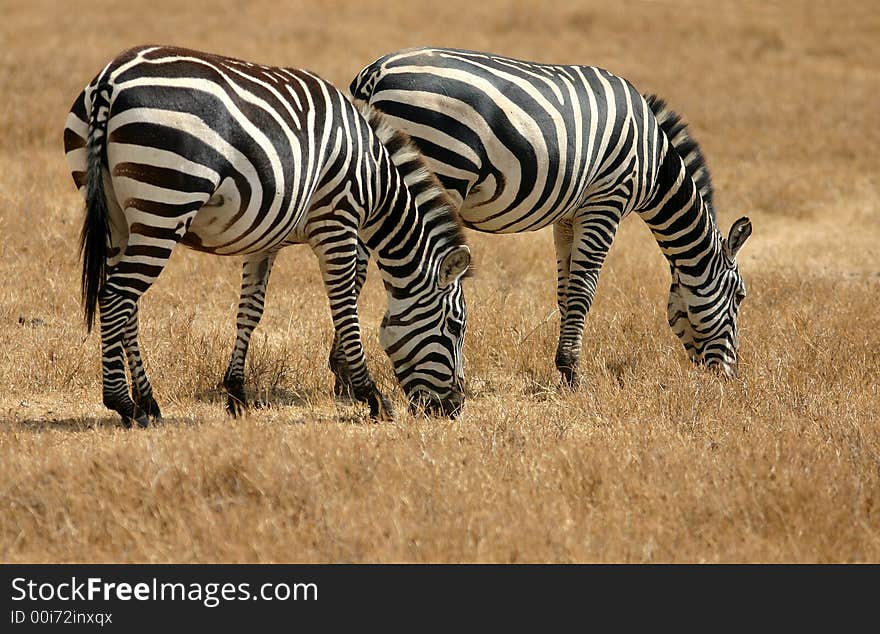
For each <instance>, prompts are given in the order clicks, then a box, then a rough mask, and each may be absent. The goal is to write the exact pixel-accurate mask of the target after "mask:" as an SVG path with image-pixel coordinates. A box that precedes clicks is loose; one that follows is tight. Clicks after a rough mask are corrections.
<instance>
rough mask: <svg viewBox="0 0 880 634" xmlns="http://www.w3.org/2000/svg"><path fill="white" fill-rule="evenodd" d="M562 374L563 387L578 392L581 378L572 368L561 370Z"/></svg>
mask: <svg viewBox="0 0 880 634" xmlns="http://www.w3.org/2000/svg"><path fill="white" fill-rule="evenodd" d="M559 371H560V372H561V373H562V387H563V388H565V389H568V390H576V389H578V386H579V385H580V383H581V379H580V376H578V373H577V371H576V370H573V369H572V368H560V369H559Z"/></svg>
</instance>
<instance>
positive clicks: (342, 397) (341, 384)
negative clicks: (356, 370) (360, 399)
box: [333, 377, 357, 404]
mask: <svg viewBox="0 0 880 634" xmlns="http://www.w3.org/2000/svg"><path fill="white" fill-rule="evenodd" d="M333 395H334V396H335V397H336V400H337V401H339V402H340V403H348V404H351V403H354V402H355V401H356V400H357V399H355V397H354V386H353V385H352V384H351V383H350V382H348V381H342V380H340V379H339V377H336V383H335V384H334V385H333Z"/></svg>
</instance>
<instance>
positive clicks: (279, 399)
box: [193, 386, 320, 409]
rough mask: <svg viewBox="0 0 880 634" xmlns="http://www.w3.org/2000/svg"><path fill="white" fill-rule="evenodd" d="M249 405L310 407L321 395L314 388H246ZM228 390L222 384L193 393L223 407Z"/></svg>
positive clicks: (204, 400)
mask: <svg viewBox="0 0 880 634" xmlns="http://www.w3.org/2000/svg"><path fill="white" fill-rule="evenodd" d="M245 395H246V396H247V399H248V406H249V407H250V408H251V409H272V408H275V407H291V406H298V407H308V406H311V405H314V403H315V401H317V400H318V399H319V397H320V395H319V393H318V392H317V391H314V390H300V391H296V392H294V391H291V390H285V389H282V388H276V387H273V388H269V389H262V390H256V391H255V390H245ZM226 397H227V392H226V390H225V389H224V388H223V387H222V386H218V387H213V388H209V389H206V390H201V391H199V392H196V393H195V394H194V395H193V399H195V400H196V401H198V402H200V403H211V404H216V405H217V406H218V407H220V408H223V407H225V406H226Z"/></svg>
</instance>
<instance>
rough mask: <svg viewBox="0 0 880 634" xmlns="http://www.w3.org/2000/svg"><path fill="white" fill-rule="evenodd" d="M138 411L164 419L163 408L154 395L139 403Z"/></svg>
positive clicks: (153, 417)
mask: <svg viewBox="0 0 880 634" xmlns="http://www.w3.org/2000/svg"><path fill="white" fill-rule="evenodd" d="M137 408H138V412H143V413H144V414H146V415H147V416H149V417H150V418H152V419H153V420H156V421H158V420H162V410H160V409H159V405H158V403H156V399H154V398H153V397H152V396H151V397H149V398H148V399H146V400H144V401H140V402H138V403H137Z"/></svg>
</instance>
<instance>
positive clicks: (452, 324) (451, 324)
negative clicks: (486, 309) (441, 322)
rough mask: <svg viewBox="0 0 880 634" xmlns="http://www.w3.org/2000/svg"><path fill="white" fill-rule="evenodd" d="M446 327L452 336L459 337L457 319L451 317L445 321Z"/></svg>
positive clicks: (459, 326)
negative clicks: (453, 319)
mask: <svg viewBox="0 0 880 634" xmlns="http://www.w3.org/2000/svg"><path fill="white" fill-rule="evenodd" d="M446 326H447V328H449V333H450V334H451V335H452V336H453V337H461V324H460V323H458V322H457V321H452V320H451V319H450V320H449V321H448V322H446Z"/></svg>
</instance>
